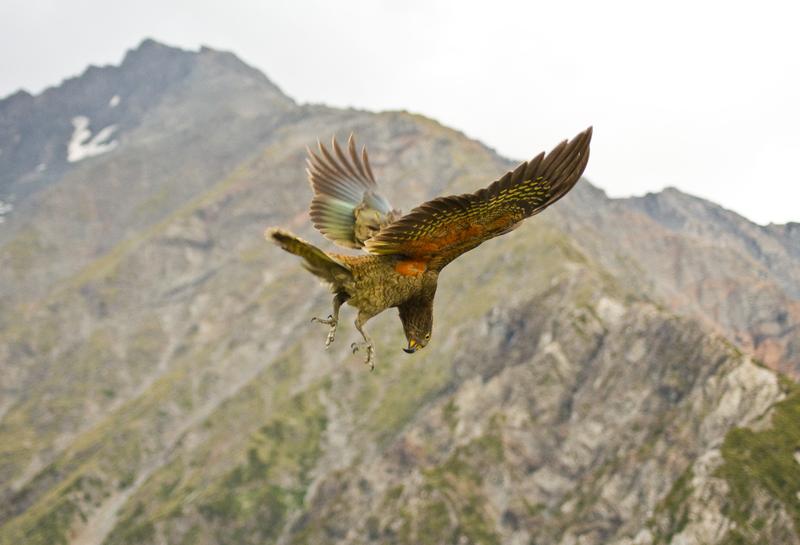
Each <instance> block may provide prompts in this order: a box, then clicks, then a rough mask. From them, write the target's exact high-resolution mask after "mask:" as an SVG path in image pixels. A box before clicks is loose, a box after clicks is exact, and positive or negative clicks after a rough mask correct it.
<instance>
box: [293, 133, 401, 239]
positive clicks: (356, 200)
mask: <svg viewBox="0 0 800 545" xmlns="http://www.w3.org/2000/svg"><path fill="white" fill-rule="evenodd" d="M331 149H332V150H333V152H331V151H329V150H328V148H327V147H325V146H323V145H322V144H321V143H320V142H319V141H317V152H316V153H315V152H313V151H311V149H307V151H308V159H307V164H308V168H307V169H306V172H307V173H308V179H309V181H310V182H311V187H312V189H313V191H314V198H313V199H312V200H311V207H310V215H311V222H312V223H313V224H314V227H316V228H317V229H318V230H319V232H320V233H322V234H323V235H324V236H325V238H327V239H329V240H332V241H333V242H335V243H336V244H338V245H340V246H344V247H346V248H361V247H363V245H364V241H365V240H366V239H367V238H369V237H371V236H372V235H373V234H374V233H375V232H377V231H378V230H379V229H380V227H381V226H383V225H386V224H388V223H390V222H391V221H394V219H396V218H397V217H398V216H399V215H400V214H399V212H397V211H395V210H393V209H392V206H391V205H390V204H389V201H387V200H386V198H384V197H383V196H381V195H380V194H379V193H378V185H377V183H376V182H375V176H374V175H373V174H372V168H371V167H370V164H369V158H368V157H367V149H366V147H363V148H362V149H361V156H360V157H359V155H358V153H356V143H355V139H354V138H353V136H352V135H350V138H349V139H348V142H347V152H346V153H345V152H344V151H343V150H342V148H341V146H339V143H338V142H337V141H336V138H335V137H334V138H333V141H332V143H331Z"/></svg>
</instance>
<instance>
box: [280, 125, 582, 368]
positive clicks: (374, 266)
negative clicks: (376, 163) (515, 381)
mask: <svg viewBox="0 0 800 545" xmlns="http://www.w3.org/2000/svg"><path fill="white" fill-rule="evenodd" d="M591 137H592V129H591V127H590V128H589V129H587V130H586V131H584V132H582V133H580V134H579V135H577V136H576V137H575V138H573V139H572V140H571V141H569V142H567V141H564V142H562V143H561V144H559V145H558V146H556V147H555V148H554V149H553V150H552V151H551V152H550V153H548V154H546V155H545V154H544V153H542V154H539V155H538V156H537V157H535V158H534V159H532V160H531V161H529V162H525V163H522V164H521V165H520V166H519V167H517V168H516V169H515V170H514V171H512V172H508V173H506V174H505V175H504V176H503V177H501V178H500V179H498V180H497V181H496V182H494V183H492V184H491V185H489V186H488V187H486V188H484V189H481V190H479V191H477V192H475V193H471V194H465V195H454V196H450V197H440V198H438V199H434V200H432V201H429V202H426V203H424V204H422V205H420V206H418V207H417V208H415V209H413V210H412V211H411V212H410V213H408V214H406V215H405V216H401V214H400V212H399V211H397V210H394V209H393V208H392V207H391V205H390V204H389V202H388V201H387V200H386V199H385V198H384V197H382V196H381V195H380V194H379V193H378V192H377V184H376V183H375V178H374V176H373V174H372V169H371V167H370V165H369V159H368V157H367V153H366V149H362V152H361V156H360V157H359V155H358V154H357V153H356V150H355V142H354V141H353V138H352V136H351V137H350V140H349V142H348V153H347V154H345V153H344V152H343V151H342V149H341V148H340V147H339V145H338V144H337V142H336V140H335V139H334V140H333V144H332V149H333V153H331V152H329V151H328V150H327V149H326V148H325V147H324V146H322V145H321V144H320V145H319V146H318V147H319V155H317V154H315V153H313V152H311V151H310V150H309V160H308V175H309V181H310V182H311V186H312V189H313V191H314V198H313V200H312V202H311V219H312V222H313V223H314V226H315V227H316V228H317V229H319V231H320V232H321V233H322V234H323V235H324V236H325V237H326V238H328V239H330V240H332V241H333V242H335V243H336V244H339V245H340V246H344V247H347V248H363V249H366V250H367V252H369V254H367V255H358V256H353V255H343V254H334V253H329V252H324V251H322V250H320V249H319V248H317V247H315V246H313V245H312V244H310V243H308V242H306V241H304V240H302V239H300V238H298V237H296V236H294V235H292V234H291V233H288V232H286V231H283V230H281V229H277V228H272V229H269V230H267V233H266V237H267V239H269V240H272V241H273V242H275V243H276V244H278V245H279V246H281V247H282V248H283V249H284V250H286V251H288V252H291V253H293V254H295V255H298V256H300V257H302V258H303V265H304V266H305V267H306V269H308V270H309V271H310V272H312V273H313V274H315V275H316V276H318V277H319V278H321V279H323V280H324V281H325V282H327V283H328V284H329V285H330V287H331V290H332V291H333V293H334V299H333V313H332V314H331V315H330V316H329V317H328V318H327V319H318V318H315V320H317V321H319V322H321V323H324V324H327V325H329V326H330V329H329V332H328V338H327V340H326V343H325V344H326V346H329V345H330V343H331V342H333V340H334V336H335V333H336V326H337V324H338V320H339V308H340V306H341V305H342V304H343V303H345V302H346V303H347V304H349V305H351V306H353V307H355V308H357V309H358V317H357V318H356V322H355V323H356V328H357V329H358V330H359V332H360V333H361V335H362V336H363V338H364V342H363V343H360V344H357V343H353V345H352V346H353V351H354V352H355V351H356V350H357V349H358V348H359V347H361V346H363V347H364V348H365V349H366V352H367V357H366V363H367V364H368V365H370V367H373V366H374V352H375V349H374V345H373V344H372V341H371V340H370V338H369V336H368V335H367V333H366V332H365V331H364V328H363V326H364V324H365V323H366V322H367V320H369V319H370V318H372V317H373V316H375V315H377V314H379V313H381V312H383V311H384V310H386V309H387V308H392V307H397V308H398V310H399V313H400V320H401V322H402V324H403V330H404V331H405V334H406V338H407V340H408V348H405V349H404V350H405V351H406V352H415V351H416V350H418V349H420V348H424V347H425V345H427V344H428V341H429V340H430V336H431V331H432V328H433V299H434V295H435V294H436V283H437V280H438V277H439V272H440V271H441V270H442V268H444V267H445V266H446V265H447V264H448V263H450V262H451V261H452V260H453V259H455V258H457V257H458V256H459V255H461V254H463V253H464V252H467V251H469V250H471V249H473V248H475V247H477V246H478V245H480V244H481V243H482V242H484V241H486V240H489V239H490V238H493V237H496V236H498V235H502V234H503V233H507V232H509V231H511V230H513V229H515V228H516V227H517V226H518V225H519V224H520V223H521V222H522V220H524V219H525V218H528V217H530V216H533V215H535V214H538V213H539V212H541V211H542V210H544V209H545V208H547V207H548V206H550V205H551V204H553V203H554V202H556V201H557V200H558V199H560V198H561V197H563V196H564V195H565V194H566V193H567V192H568V191H569V190H570V189H572V187H573V186H574V185H575V184H576V183H577V181H578V180H579V179H580V176H581V174H582V173H583V171H584V169H585V168H586V164H587V162H588V160H589V143H590V141H591Z"/></svg>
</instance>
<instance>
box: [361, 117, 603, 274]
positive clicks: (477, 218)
mask: <svg viewBox="0 0 800 545" xmlns="http://www.w3.org/2000/svg"><path fill="white" fill-rule="evenodd" d="M591 138H592V128H591V127H589V128H588V129H587V130H585V131H584V132H582V133H580V134H579V135H577V136H576V137H575V138H573V139H572V140H571V141H566V140H565V141H564V142H561V143H560V144H559V145H558V146H556V147H555V148H554V149H553V150H552V151H551V152H550V153H548V154H546V155H545V154H544V153H541V154H539V155H538V156H536V157H535V158H534V159H532V160H531V161H528V162H524V163H522V164H521V165H519V166H518V167H517V168H516V169H514V170H513V171H511V172H508V173H506V174H505V175H504V176H503V177H501V178H500V179H499V180H497V181H495V182H494V183H492V184H491V185H489V186H488V187H486V188H483V189H481V190H479V191H477V192H475V193H470V194H464V195H453V196H449V197H439V198H437V199H434V200H432V201H428V202H426V203H424V204H422V205H420V206H418V207H417V208H415V209H413V210H412V211H411V212H409V213H408V214H406V215H405V216H403V217H401V218H400V219H398V220H397V221H395V222H393V223H391V224H389V225H387V226H386V227H384V228H383V229H382V230H381V231H379V232H378V233H377V234H376V235H375V236H374V237H372V238H371V239H369V240H367V241H366V244H365V247H366V249H367V251H369V252H370V253H373V254H379V255H393V254H394V255H402V256H406V257H408V258H412V259H416V260H422V261H425V262H426V263H427V266H428V268H429V269H434V270H441V269H442V268H443V267H444V266H445V265H447V264H448V263H450V262H451V261H452V260H453V259H455V258H456V257H458V256H459V255H461V254H463V253H464V252H467V251H469V250H471V249H473V248H475V247H477V246H478V245H479V244H481V243H482V242H484V241H486V240H489V239H490V238H493V237H496V236H498V235H502V234H503V233H507V232H508V231H510V230H512V229H514V228H516V227H517V226H518V225H519V223H520V222H521V221H522V220H524V219H525V218H528V217H530V216H533V215H535V214H538V213H539V212H541V211H542V210H544V209H545V208H547V207H548V206H550V205H551V204H553V203H554V202H556V201H557V200H559V199H560V198H561V197H563V196H564V195H565V194H566V193H567V192H568V191H569V190H570V189H572V187H573V186H574V185H575V184H576V183H577V181H578V180H579V179H580V177H581V174H583V171H584V169H585V168H586V164H587V162H588V160H589V143H590V142H591Z"/></svg>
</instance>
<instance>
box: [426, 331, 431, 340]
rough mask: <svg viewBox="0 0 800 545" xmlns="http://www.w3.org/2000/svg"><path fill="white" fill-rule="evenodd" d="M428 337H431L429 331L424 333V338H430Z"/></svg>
mask: <svg viewBox="0 0 800 545" xmlns="http://www.w3.org/2000/svg"><path fill="white" fill-rule="evenodd" d="M430 338H431V334H430V333H426V334H425V340H426V341H427V340H428V339H430Z"/></svg>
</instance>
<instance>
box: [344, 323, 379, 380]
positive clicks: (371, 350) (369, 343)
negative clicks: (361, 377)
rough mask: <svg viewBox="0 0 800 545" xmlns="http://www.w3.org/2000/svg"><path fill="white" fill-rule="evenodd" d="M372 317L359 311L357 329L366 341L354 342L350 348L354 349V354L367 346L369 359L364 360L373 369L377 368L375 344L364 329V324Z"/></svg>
mask: <svg viewBox="0 0 800 545" xmlns="http://www.w3.org/2000/svg"><path fill="white" fill-rule="evenodd" d="M370 318H372V316H371V315H369V314H365V313H364V312H359V313H358V317H357V318H356V329H357V330H358V332H359V333H361V336H362V337H364V342H361V343H353V344H351V345H350V348H352V349H353V354H355V353H356V352H358V349H359V348H362V347H364V348H366V349H367V359H366V360H364V364H365V365H369V370H370V371H373V370H374V369H375V345H374V344H372V339H370V338H369V335H367V333H366V331H364V329H363V326H364V324H365V323H367V320H369V319H370Z"/></svg>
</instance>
